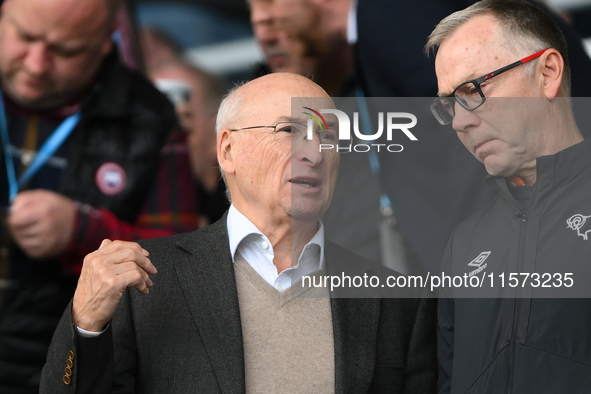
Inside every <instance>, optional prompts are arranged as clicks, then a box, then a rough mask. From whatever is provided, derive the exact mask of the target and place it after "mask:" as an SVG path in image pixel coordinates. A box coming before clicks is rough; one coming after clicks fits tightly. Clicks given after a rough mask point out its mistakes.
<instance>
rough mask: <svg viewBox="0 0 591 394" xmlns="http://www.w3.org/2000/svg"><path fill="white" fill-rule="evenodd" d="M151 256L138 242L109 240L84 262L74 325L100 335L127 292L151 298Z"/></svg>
mask: <svg viewBox="0 0 591 394" xmlns="http://www.w3.org/2000/svg"><path fill="white" fill-rule="evenodd" d="M148 255H149V253H148V251H147V250H145V249H142V247H141V246H140V245H138V244H137V243H135V242H124V241H115V242H112V241H109V240H108V239H105V240H104V241H103V242H102V243H101V246H100V247H99V248H98V250H97V251H95V252H92V253H90V254H89V255H87V256H86V257H85V258H84V264H83V265H82V273H81V274H80V279H79V280H78V287H77V288H76V293H75V294H74V301H73V305H72V322H73V323H74V324H75V325H76V326H77V327H79V328H82V329H83V330H86V331H92V332H100V331H102V329H103V327H104V326H105V325H106V324H107V323H108V322H109V321H110V320H111V318H112V317H113V315H114V314H115V310H116V309H117V305H119V301H120V300H121V297H123V292H124V291H125V289H127V288H128V287H132V286H133V287H135V288H136V289H137V290H138V291H139V292H140V293H141V294H148V293H149V289H148V288H149V287H152V280H151V279H150V277H149V275H153V274H155V273H156V268H155V267H154V266H153V265H152V263H151V262H150V260H149V259H148V257H147V256H148Z"/></svg>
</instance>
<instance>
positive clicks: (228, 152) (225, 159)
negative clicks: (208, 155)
mask: <svg viewBox="0 0 591 394" xmlns="http://www.w3.org/2000/svg"><path fill="white" fill-rule="evenodd" d="M231 136H232V132H231V131H230V130H228V129H224V130H222V131H220V134H219V135H218V139H217V153H218V163H219V164H220V168H221V169H222V171H224V173H225V174H226V175H228V174H234V173H235V172H236V168H235V166H234V159H233V158H232V141H231Z"/></svg>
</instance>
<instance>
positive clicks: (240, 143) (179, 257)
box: [41, 73, 436, 394]
mask: <svg viewBox="0 0 591 394" xmlns="http://www.w3.org/2000/svg"><path fill="white" fill-rule="evenodd" d="M310 108H311V109H313V110H320V109H321V108H334V107H333V103H332V100H331V99H330V98H329V97H328V95H327V94H326V92H324V90H322V89H321V88H320V87H319V86H318V85H316V84H315V83H314V82H312V81H310V80H309V79H307V78H304V77H302V76H299V75H295V74H287V73H276V74H270V75H267V76H264V77H261V78H258V79H255V80H253V81H251V82H249V83H247V84H246V85H243V86H241V87H239V88H238V89H236V90H234V91H232V92H231V93H230V94H229V95H228V96H227V98H226V99H225V100H224V101H223V102H222V104H221V106H220V110H219V113H218V118H217V126H216V130H217V133H218V137H217V155H218V161H219V164H220V168H221V170H222V172H223V174H224V177H225V178H224V179H225V181H226V183H227V186H228V190H229V194H230V197H231V200H232V206H231V208H230V210H229V212H228V213H227V215H225V216H224V217H223V218H222V219H221V220H220V221H218V222H216V223H215V224H213V225H211V226H209V227H206V228H204V229H202V230H199V231H197V232H194V233H188V234H184V235H180V236H174V237H168V238H161V239H158V240H149V241H144V242H142V244H141V246H140V245H138V244H134V243H126V242H120V241H117V242H110V241H108V240H105V241H103V244H102V245H101V247H100V248H99V250H97V251H96V252H94V253H92V254H90V255H88V256H87V257H86V259H85V262H84V266H83V269H82V274H81V277H80V281H79V283H78V288H77V290H76V294H75V296H74V300H73V302H72V304H71V307H70V308H68V310H66V312H65V314H64V317H63V318H62V321H61V323H60V326H59V327H58V330H57V332H56V334H55V336H54V339H53V342H52V346H51V350H50V353H49V356H48V361H47V364H46V366H45V368H44V370H43V376H42V384H41V392H42V393H46V392H47V393H57V392H78V393H91V392H92V393H112V392H120V393H201V392H203V393H222V392H223V393H244V392H249V393H369V392H371V393H378V392H380V393H382V392H399V393H409V394H410V393H416V394H424V393H434V392H435V381H436V356H435V305H434V303H433V302H432V301H433V300H423V299H403V298H398V299H395V298H389V299H380V298H330V299H329V298H327V297H328V295H329V294H328V290H327V289H322V288H319V287H315V285H313V286H310V285H309V284H308V285H304V283H305V282H304V281H303V280H302V281H301V280H300V278H302V276H303V275H317V276H318V275H319V276H320V278H321V277H323V276H324V275H325V274H326V275H339V274H340V272H345V271H346V272H347V274H348V275H351V276H353V275H355V276H363V275H365V274H368V275H373V274H377V273H379V272H380V271H381V270H385V269H384V268H383V267H381V266H377V265H374V264H373V263H370V262H367V261H366V260H363V259H362V258H360V257H358V256H355V255H352V254H351V253H349V252H347V251H345V250H344V249H342V248H340V247H339V246H337V245H335V244H333V243H331V242H329V241H328V240H325V239H324V231H323V226H322V223H321V222H320V221H319V219H320V217H321V216H322V214H323V213H324V211H326V209H327V208H328V205H329V204H330V200H331V198H332V193H333V188H334V184H335V181H336V176H337V166H338V163H339V156H338V153H337V152H336V151H335V150H326V149H323V150H322V151H320V149H319V144H320V143H322V140H333V139H335V138H336V135H335V134H334V133H333V132H332V131H331V127H330V126H329V124H330V123H328V122H330V119H327V123H326V124H324V128H322V127H321V126H320V125H318V128H317V129H314V130H315V131H316V133H308V132H307V127H303V125H306V123H307V115H305V114H304V112H308V109H310ZM294 109H295V110H294ZM352 225H353V224H352ZM148 251H149V253H148ZM148 255H149V258H148ZM156 267H157V268H158V272H156ZM308 283H309V282H308ZM128 287H129V288H128ZM133 287H135V288H136V289H137V290H138V291H135V290H134V289H133ZM360 290H361V292H360V293H355V294H351V293H349V292H347V293H346V294H344V293H341V295H346V296H356V297H360V296H362V295H364V294H366V293H365V291H364V290H363V289H360ZM333 295H335V294H331V296H333Z"/></svg>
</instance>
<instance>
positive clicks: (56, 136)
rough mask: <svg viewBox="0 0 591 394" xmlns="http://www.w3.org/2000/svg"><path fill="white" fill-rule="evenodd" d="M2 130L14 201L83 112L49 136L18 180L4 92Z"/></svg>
mask: <svg viewBox="0 0 591 394" xmlns="http://www.w3.org/2000/svg"><path fill="white" fill-rule="evenodd" d="M0 106H1V108H0V131H1V133H2V145H3V147H4V159H5V160H6V172H7V175H8V184H9V186H8V187H9V202H11V203H12V201H13V200H14V198H15V197H16V195H17V193H18V189H19V188H20V187H21V186H23V185H24V184H25V183H27V182H28V181H29V180H30V179H31V178H32V177H33V176H35V174H36V173H37V172H38V171H39V170H40V169H41V167H43V165H44V164H45V163H46V162H47V160H49V158H50V157H51V156H53V155H54V154H55V152H56V151H57V150H58V149H59V147H60V146H62V144H63V143H64V141H65V140H66V139H67V138H68V137H69V136H70V134H72V131H74V129H75V128H76V126H77V125H78V123H79V122H80V118H81V117H82V114H81V113H80V111H78V112H76V113H75V114H74V115H71V116H69V117H67V118H66V119H65V120H64V121H63V122H62V123H61V124H60V125H59V126H58V127H57V128H56V129H55V131H54V132H53V133H52V134H51V136H49V138H48V139H47V141H45V143H44V144H43V145H42V146H41V148H39V151H38V152H37V154H36V155H35V158H34V159H33V161H32V162H31V164H30V165H29V167H28V168H27V169H26V170H25V172H24V173H23V174H22V176H21V178H20V179H19V180H18V182H17V181H16V172H15V171H14V163H13V161H12V152H11V151H10V140H9V137H8V124H7V122H6V111H5V110H4V108H5V107H4V101H3V100H2V94H0Z"/></svg>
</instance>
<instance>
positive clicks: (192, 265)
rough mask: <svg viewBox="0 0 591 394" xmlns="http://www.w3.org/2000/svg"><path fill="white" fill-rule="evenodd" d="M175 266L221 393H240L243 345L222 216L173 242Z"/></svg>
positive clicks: (242, 383)
mask: <svg viewBox="0 0 591 394" xmlns="http://www.w3.org/2000/svg"><path fill="white" fill-rule="evenodd" d="M177 246H178V247H180V248H182V249H184V250H186V251H187V252H189V254H185V257H184V258H182V259H180V260H179V261H178V264H177V265H176V270H177V274H178V277H179V281H180V283H181V286H182V290H183V292H184V294H185V298H186V300H187V303H188V304H189V308H190V310H191V314H192V316H193V320H194V321H195V325H196V326H197V329H198V330H199V334H200V336H201V338H202V339H203V343H204V346H205V348H206V349H207V354H208V356H209V358H210V360H211V364H212V366H213V369H214V371H215V374H216V376H217V380H218V384H219V387H220V390H221V392H223V393H227V394H229V393H244V392H245V385H244V381H245V379H244V347H243V342H242V326H241V324H240V309H239V306H238V294H237V292H236V281H235V277H234V267H233V263H232V257H231V255H230V246H229V243H228V232H227V227H226V216H224V217H223V218H222V219H220V220H219V221H218V222H216V223H214V224H213V225H211V226H209V227H206V228H204V229H202V230H200V231H197V232H196V233H191V234H190V235H189V236H188V237H186V238H184V239H183V240H181V241H179V242H178V243H177Z"/></svg>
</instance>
